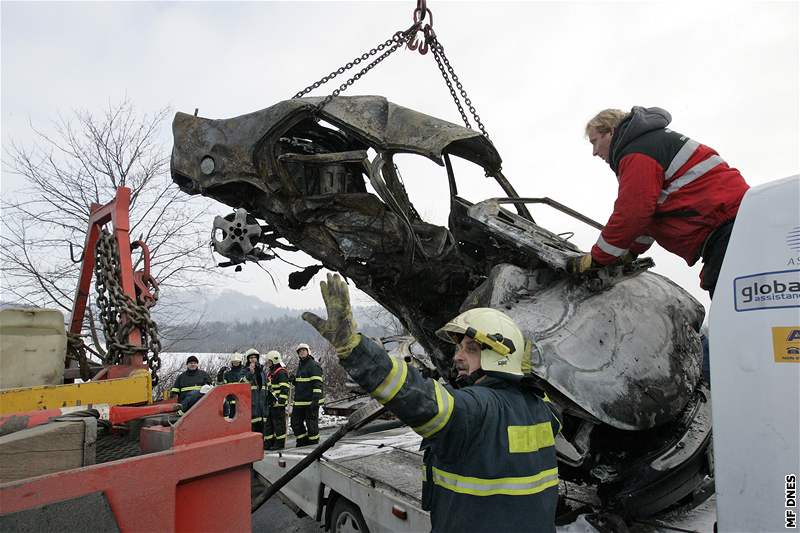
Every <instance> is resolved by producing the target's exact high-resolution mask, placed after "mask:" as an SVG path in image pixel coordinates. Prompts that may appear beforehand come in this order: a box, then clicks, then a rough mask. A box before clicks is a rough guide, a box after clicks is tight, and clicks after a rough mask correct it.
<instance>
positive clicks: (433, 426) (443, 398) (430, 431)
mask: <svg viewBox="0 0 800 533" xmlns="http://www.w3.org/2000/svg"><path fill="white" fill-rule="evenodd" d="M433 388H434V389H435V390H436V407H437V412H436V415H434V417H433V418H431V419H430V420H428V421H427V422H425V423H424V424H422V425H421V426H417V427H415V428H412V429H413V430H414V432H415V433H417V434H419V435H420V436H422V437H423V438H428V437H430V436H432V435H435V434H436V433H438V432H439V430H441V429H442V428H443V427H444V426H445V425H446V424H447V422H449V421H450V415H452V414H453V405H454V403H455V400H454V399H453V396H452V395H451V394H450V392H449V391H448V390H447V389H445V388H444V387H443V386H442V385H440V384H439V382H438V381H434V382H433Z"/></svg>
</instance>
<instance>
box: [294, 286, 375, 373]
mask: <svg viewBox="0 0 800 533" xmlns="http://www.w3.org/2000/svg"><path fill="white" fill-rule="evenodd" d="M319 286H320V290H321V291H322V299H323V301H324V302H325V309H326V310H327V312H328V319H327V320H324V319H322V318H320V317H318V316H317V315H315V314H314V313H308V312H306V313H303V320H305V321H306V322H308V323H309V324H311V325H312V326H314V329H316V330H317V331H319V334H320V335H322V336H323V337H324V338H325V339H326V340H327V341H328V342H330V343H331V344H332V345H333V348H334V349H335V350H336V355H338V356H339V358H340V359H344V358H345V357H347V356H348V355H350V352H352V351H353V348H355V347H356V346H357V345H358V343H359V342H360V340H361V339H360V338H359V336H358V334H357V333H356V327H357V326H356V321H355V320H353V311H352V309H351V308H350V291H349V290H348V288H347V284H346V283H345V282H344V280H343V279H342V278H341V277H340V276H339V274H328V281H327V283H326V282H324V281H322V282H320V284H319Z"/></svg>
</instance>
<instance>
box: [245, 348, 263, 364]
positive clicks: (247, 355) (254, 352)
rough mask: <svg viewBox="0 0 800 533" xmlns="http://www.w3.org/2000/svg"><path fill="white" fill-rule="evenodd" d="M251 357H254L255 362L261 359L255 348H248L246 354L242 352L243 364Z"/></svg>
mask: <svg viewBox="0 0 800 533" xmlns="http://www.w3.org/2000/svg"><path fill="white" fill-rule="evenodd" d="M251 355H255V356H256V360H259V359H260V358H261V357H260V356H261V352H259V351H258V350H256V349H255V348H250V349H249V350H247V351H246V352H244V361H245V362H247V359H248V358H249V357H250V356H251Z"/></svg>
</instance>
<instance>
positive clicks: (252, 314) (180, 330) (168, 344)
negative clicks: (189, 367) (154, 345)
mask: <svg viewBox="0 0 800 533" xmlns="http://www.w3.org/2000/svg"><path fill="white" fill-rule="evenodd" d="M173 301H179V302H180V303H179V304H174V303H172V304H171V306H164V307H162V308H159V306H156V307H154V308H153V315H154V319H155V320H156V322H157V323H159V324H164V325H166V324H170V325H171V326H170V327H168V328H166V329H165V330H163V331H162V337H163V338H162V341H163V342H164V346H165V349H166V350H168V351H174V352H206V353H210V352H231V351H235V350H239V349H244V348H246V347H248V346H256V347H258V348H259V349H262V348H267V349H268V348H269V347H270V346H272V347H277V346H282V347H284V348H285V347H288V346H290V345H291V346H294V345H296V344H297V343H299V342H309V343H324V341H323V340H322V339H321V338H320V337H319V335H318V334H317V332H316V331H314V329H313V328H312V327H311V326H310V325H308V324H307V323H306V322H304V321H303V320H302V319H301V318H300V314H301V312H302V311H301V310H299V309H291V308H285V307H279V306H277V305H274V304H271V303H269V302H266V301H264V300H261V299H260V298H258V297H256V296H251V295H247V294H244V293H241V292H237V291H234V290H229V289H227V290H223V291H219V292H201V291H184V292H183V293H178V294H177V295H175V296H174V297H173ZM176 306H177V308H176ZM307 310H308V311H312V312H314V313H316V314H318V315H320V316H325V311H324V309H307ZM159 314H161V315H162V316H161V317H159ZM178 314H180V315H181V316H182V317H183V318H182V319H181V320H178V323H176V322H175V320H170V318H172V319H174V318H175V317H176V316H177V315H178ZM353 315H354V317H355V319H356V322H357V323H358V329H359V331H361V332H362V333H365V334H366V335H370V336H376V337H381V336H385V335H391V334H396V333H400V332H401V331H402V327H401V326H400V325H399V323H398V321H397V319H395V318H394V317H393V316H392V315H391V314H390V313H389V312H388V311H386V310H384V309H383V308H382V307H380V306H377V305H375V306H361V307H355V308H353ZM243 347H244V348H243Z"/></svg>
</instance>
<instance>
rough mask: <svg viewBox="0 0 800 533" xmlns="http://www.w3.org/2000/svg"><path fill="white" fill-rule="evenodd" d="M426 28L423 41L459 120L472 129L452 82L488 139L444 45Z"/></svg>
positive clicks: (431, 30)
mask: <svg viewBox="0 0 800 533" xmlns="http://www.w3.org/2000/svg"><path fill="white" fill-rule="evenodd" d="M428 28H429V26H426V27H425V30H426V31H425V42H426V43H428V48H429V49H430V51H431V52H432V53H433V58H434V59H435V60H436V65H438V67H439V71H440V72H441V73H442V77H443V78H444V82H445V83H446V84H447V88H448V89H450V95H451V96H452V97H453V101H454V102H455V103H456V107H457V108H458V112H459V113H461V120H463V121H464V125H465V126H466V127H467V129H470V130H471V129H472V125H471V124H470V123H469V119H468V118H467V114H466V113H465V112H464V108H463V107H462V106H461V102H460V101H459V100H458V96H457V95H456V91H455V89H453V83H455V84H456V87H458V92H459V93H461V98H463V99H464V105H465V106H467V108H468V109H469V112H470V113H472V118H473V119H475V124H477V125H478V129H479V130H481V133H482V134H483V136H484V137H486V138H487V139H488V138H489V134H488V133H486V128H485V127H484V126H483V122H481V117H480V116H478V112H477V111H475V106H473V105H472V101H471V100H470V99H469V96H467V91H466V89H464V86H463V85H462V84H461V81H459V79H458V76H457V75H456V71H455V70H454V69H453V66H452V65H451V64H450V60H449V59H447V55H446V54H445V53H444V46H442V43H440V42H439V39H437V37H436V34H435V33H434V32H433V28H431V29H430V31H428ZM448 74H449V76H448ZM451 79H452V80H453V81H452V82H451V81H450V80H451Z"/></svg>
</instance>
